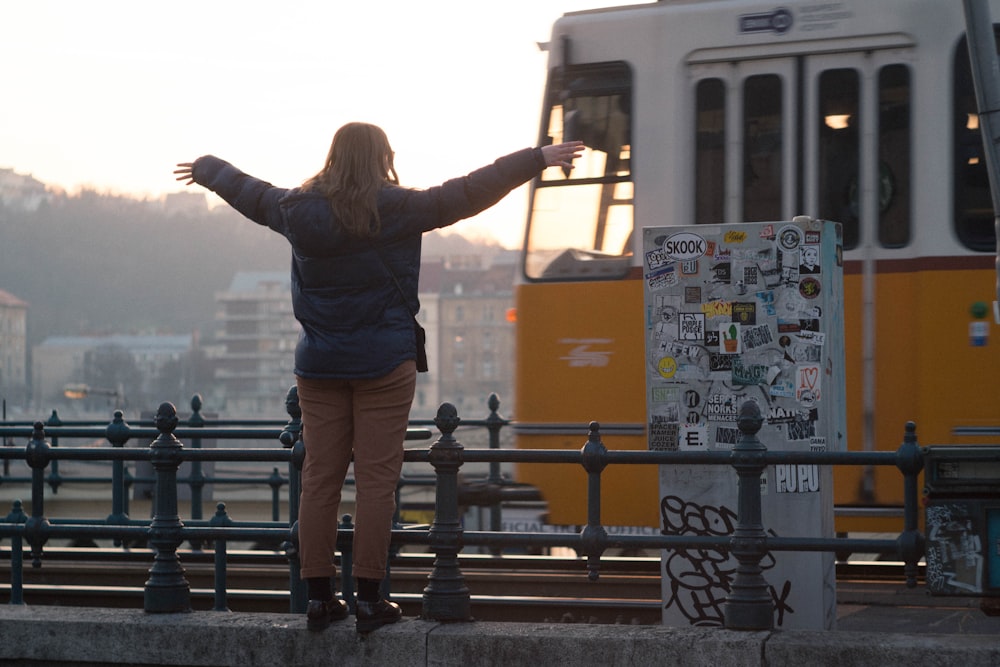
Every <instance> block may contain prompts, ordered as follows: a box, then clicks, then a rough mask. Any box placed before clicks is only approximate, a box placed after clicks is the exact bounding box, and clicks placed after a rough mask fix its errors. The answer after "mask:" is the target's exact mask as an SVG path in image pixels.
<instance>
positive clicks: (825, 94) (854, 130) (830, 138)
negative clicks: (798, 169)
mask: <svg viewBox="0 0 1000 667" xmlns="http://www.w3.org/2000/svg"><path fill="white" fill-rule="evenodd" d="M859 81H860V78H859V76H858V72H857V70H853V69H830V70H826V71H824V72H822V73H821V74H820V77H819V91H818V92H819V118H817V119H816V122H817V123H818V125H819V170H818V178H819V184H818V192H819V216H820V217H821V218H823V219H826V220H835V221H837V222H839V223H840V224H841V225H842V226H843V231H844V248H847V249H850V248H853V247H855V246H857V245H858V173H859V166H860V162H859V160H860V152H859V150H858V148H859V141H860V137H859V134H858V108H859V107H858V104H859V99H860V83H859Z"/></svg>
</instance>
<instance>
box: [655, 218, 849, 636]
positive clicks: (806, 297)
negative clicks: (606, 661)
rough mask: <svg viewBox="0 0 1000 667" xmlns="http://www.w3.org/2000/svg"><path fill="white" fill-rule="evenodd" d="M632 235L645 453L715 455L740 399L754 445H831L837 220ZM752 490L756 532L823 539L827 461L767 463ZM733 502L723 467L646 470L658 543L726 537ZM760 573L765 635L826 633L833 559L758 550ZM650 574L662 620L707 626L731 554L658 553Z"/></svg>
mask: <svg viewBox="0 0 1000 667" xmlns="http://www.w3.org/2000/svg"><path fill="white" fill-rule="evenodd" d="M643 235H644V236H643V250H644V258H643V261H644V264H643V268H644V275H643V278H644V292H645V306H646V332H647V336H646V388H647V396H646V407H647V434H648V440H649V443H648V444H649V448H650V449H651V450H668V451H685V450H686V451H698V450H701V451H725V450H730V449H732V448H733V445H735V444H736V442H737V439H738V438H739V435H740V434H739V430H738V429H737V427H736V418H737V416H738V414H739V409H740V406H741V405H742V404H743V402H745V401H747V400H753V401H756V402H757V403H758V404H759V406H760V411H761V414H762V415H763V416H764V419H765V421H764V423H763V425H762V427H761V429H760V432H759V433H758V437H759V438H760V440H761V442H762V443H763V444H764V446H766V447H767V448H768V449H769V450H775V451H817V450H818V451H825V450H831V451H842V450H845V449H846V443H845V442H844V440H843V438H844V433H845V421H846V419H845V381H844V347H843V346H844V336H843V327H844V321H843V299H842V294H843V261H842V241H841V228H840V225H839V224H838V223H834V222H829V221H823V220H815V219H812V218H808V217H797V218H795V219H794V220H790V221H778V222H753V223H741V224H729V225H691V226H672V227H649V228H645V229H643ZM760 484H761V494H762V497H761V500H762V511H763V520H764V527H765V529H766V530H767V531H768V533H769V534H771V535H776V536H781V537H813V538H816V537H833V536H834V523H833V473H832V470H831V469H830V468H829V466H816V465H800V464H782V465H771V466H768V467H767V468H766V469H765V471H764V473H763V474H762V476H761V480H760ZM737 498H738V496H737V475H736V472H735V470H734V469H733V468H732V467H729V466H725V465H664V466H660V515H661V522H662V526H661V529H662V532H663V533H664V534H667V535H684V536H688V535H690V536H724V535H730V534H731V533H732V530H733V528H734V527H735V525H736V512H737ZM761 565H762V567H763V568H764V572H763V574H764V577H765V579H766V580H767V582H768V584H769V585H770V587H771V593H772V597H773V601H774V607H775V617H774V626H775V627H776V628H784V629H812V630H829V629H833V627H834V626H835V624H836V572H835V559H834V556H833V554H831V553H822V552H789V551H782V552H771V553H770V554H768V555H767V556H766V557H765V558H764V560H763V561H762V563H761ZM662 569H663V572H662V575H663V576H662V580H663V623H664V624H665V625H674V626H681V625H699V626H713V625H714V626H721V625H723V623H724V618H723V609H724V606H725V600H726V597H727V596H728V595H729V592H730V584H731V583H732V580H733V578H734V577H735V574H736V569H737V562H736V559H735V558H732V557H730V556H729V555H727V554H726V553H725V552H722V551H713V550H708V549H690V550H668V551H664V553H663V565H662Z"/></svg>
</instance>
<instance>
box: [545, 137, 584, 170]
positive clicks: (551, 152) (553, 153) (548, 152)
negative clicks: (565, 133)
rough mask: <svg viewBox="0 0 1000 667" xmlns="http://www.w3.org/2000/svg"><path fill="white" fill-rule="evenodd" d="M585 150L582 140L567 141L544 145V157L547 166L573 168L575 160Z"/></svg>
mask: <svg viewBox="0 0 1000 667" xmlns="http://www.w3.org/2000/svg"><path fill="white" fill-rule="evenodd" d="M582 151H583V142H582V141H567V142H566V143H563V144H552V145H550V146H542V157H544V158H545V166H547V167H563V168H565V169H572V168H573V160H575V159H576V158H578V157H580V153H581V152H582Z"/></svg>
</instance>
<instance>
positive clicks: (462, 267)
mask: <svg viewBox="0 0 1000 667" xmlns="http://www.w3.org/2000/svg"><path fill="white" fill-rule="evenodd" d="M513 277H514V266H513V264H510V263H495V264H492V265H485V266H484V260H483V259H482V258H481V257H480V256H471V255H470V256H456V257H449V258H439V259H428V260H425V261H424V264H423V266H422V268H421V275H420V294H419V296H420V313H419V314H418V315H417V319H418V320H419V321H420V323H421V325H422V326H423V327H424V329H425V331H426V333H427V357H428V363H429V365H430V372H429V373H420V374H419V375H418V376H417V388H416V394H415V396H414V400H413V410H412V412H411V416H412V418H414V419H427V418H432V417H434V415H435V414H436V413H437V409H438V406H440V404H441V403H442V402H444V401H447V402H449V403H453V404H454V405H455V406H456V407H457V408H458V409H459V414H464V415H466V416H467V417H469V418H477V419H478V418H484V417H485V416H486V415H487V411H488V408H487V398H488V397H489V395H490V394H491V393H496V394H497V395H498V396H499V397H500V399H501V401H502V404H501V407H502V408H503V407H504V406H506V407H509V406H511V405H513V397H512V396H511V392H512V390H513V385H514V383H513V366H512V364H511V360H512V359H513V348H514V325H513V324H512V323H511V322H509V321H507V312H508V311H509V309H510V308H511V307H512V306H513V287H512V285H513ZM216 302H217V310H216V333H215V335H214V340H213V342H212V343H210V344H208V345H207V346H206V347H205V352H206V354H207V355H208V361H209V362H210V363H211V366H212V368H214V381H213V382H212V383H210V384H211V386H210V387H208V388H205V389H203V390H202V392H203V395H204V397H205V404H206V406H212V407H216V408H217V409H219V410H220V412H222V413H224V414H225V415H226V417H228V418H234V419H235V418H240V417H257V416H261V417H268V418H273V419H282V418H284V417H285V416H286V412H285V409H284V398H285V394H286V393H287V391H288V389H289V388H290V387H292V386H294V384H295V376H294V373H293V367H294V351H295V345H296V343H297V342H298V334H299V330H300V327H299V324H298V322H297V321H296V320H295V317H294V315H293V314H292V301H291V295H290V279H289V276H288V273H287V272H284V271H277V272H241V273H238V274H237V275H236V276H235V277H234V278H233V282H232V284H231V285H230V288H229V290H227V291H226V292H222V293H219V294H218V295H216ZM501 411H502V410H501Z"/></svg>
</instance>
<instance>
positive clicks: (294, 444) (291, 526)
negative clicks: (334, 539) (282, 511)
mask: <svg viewBox="0 0 1000 667" xmlns="http://www.w3.org/2000/svg"><path fill="white" fill-rule="evenodd" d="M285 412H287V413H288V417H289V420H288V423H287V424H286V425H285V428H284V429H282V431H281V434H280V435H279V436H278V440H279V442H281V446H282V447H284V448H285V449H291V450H292V455H291V457H290V458H289V459H288V539H287V541H286V542H285V544H284V547H285V555H286V556H287V557H288V590H289V595H290V598H289V607H290V611H291V613H293V614H304V613H305V611H306V606H307V605H308V604H309V595H308V592H307V591H306V585H305V582H304V581H302V576H301V574H300V566H301V562H300V561H299V493H300V491H301V488H302V464H303V463H304V462H305V459H306V448H305V443H303V442H302V408H301V407H299V389H298V387H296V386H294V385H293V386H292V387H291V388H289V390H288V392H287V393H286V394H285Z"/></svg>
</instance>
